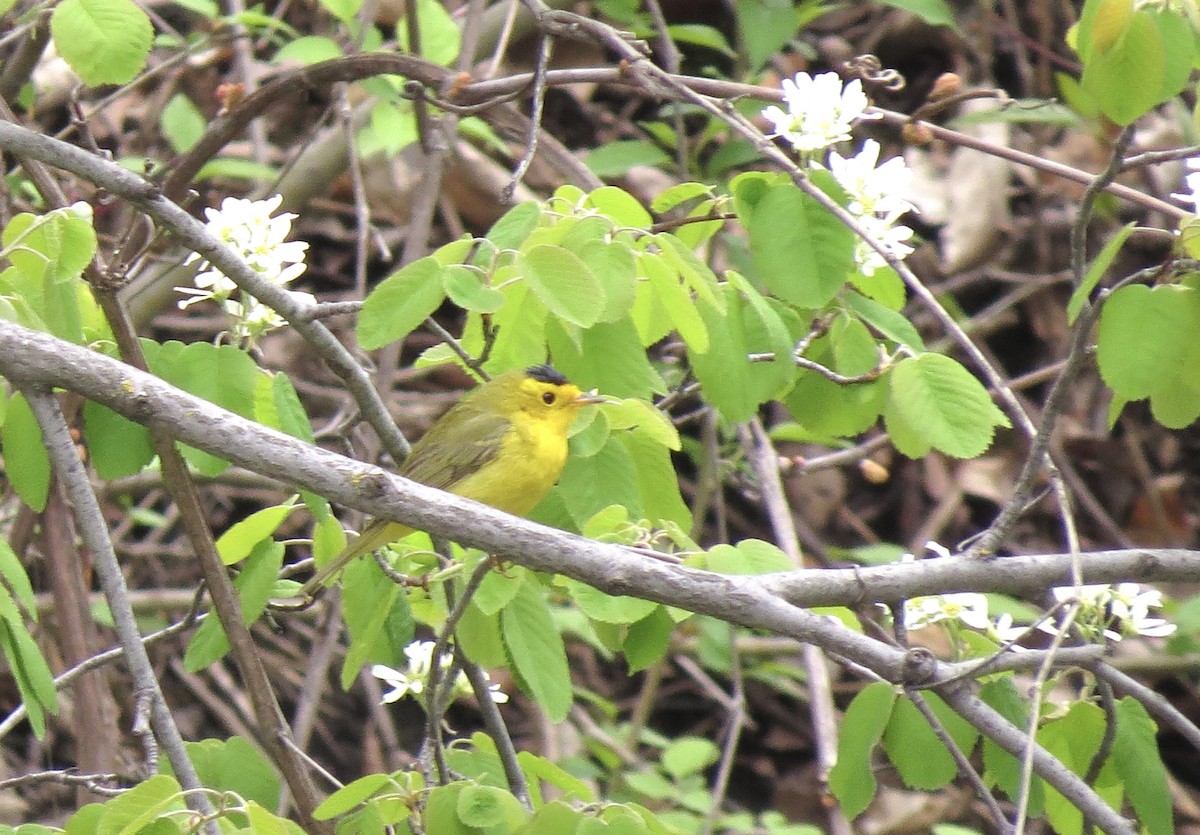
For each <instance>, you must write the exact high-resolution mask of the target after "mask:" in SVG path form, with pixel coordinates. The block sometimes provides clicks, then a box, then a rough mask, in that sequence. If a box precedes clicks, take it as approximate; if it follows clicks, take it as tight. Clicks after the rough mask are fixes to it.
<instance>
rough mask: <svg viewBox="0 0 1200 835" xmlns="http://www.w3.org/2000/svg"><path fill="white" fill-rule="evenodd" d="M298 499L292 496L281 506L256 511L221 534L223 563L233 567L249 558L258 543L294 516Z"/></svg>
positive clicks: (220, 549) (218, 545)
mask: <svg viewBox="0 0 1200 835" xmlns="http://www.w3.org/2000/svg"><path fill="white" fill-rule="evenodd" d="M297 499H299V496H292V497H291V498H289V499H288V500H287V501H286V502H284V503H283V504H281V505H276V506H275V507H266V508H263V509H262V510H258V511H255V512H254V513H251V514H250V515H249V516H247V517H246V518H245V519H242V520H241V521H240V522H237V523H235V524H234V525H233V526H231V527H230V528H229V530H227V531H225V533H223V534H221V538H220V539H218V540H217V553H218V554H220V555H221V562H223V563H225V565H233V564H234V563H236V562H240V561H241V560H243V559H245V558H246V557H248V556H249V555H250V552H251V551H252V550H253V549H254V548H255V547H256V546H257V545H258V543H260V542H262V541H263V540H264V539H267V538H268V537H270V536H271V535H272V534H273V533H275V531H276V530H277V529H278V528H279V526H280V525H282V524H283V520H284V519H287V518H288V517H289V516H291V515H292V511H294V510H295V509H296V500H297Z"/></svg>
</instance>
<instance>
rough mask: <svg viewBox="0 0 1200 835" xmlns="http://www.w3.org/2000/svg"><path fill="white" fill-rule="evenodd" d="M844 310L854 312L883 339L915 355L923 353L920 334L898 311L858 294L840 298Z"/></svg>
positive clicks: (849, 294)
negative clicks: (909, 350) (881, 335)
mask: <svg viewBox="0 0 1200 835" xmlns="http://www.w3.org/2000/svg"><path fill="white" fill-rule="evenodd" d="M842 301H843V302H844V303H845V305H846V308H847V309H849V310H852V311H854V312H855V313H856V314H858V316H859V317H860V318H861V319H862V320H863V321H864V322H866V323H867V324H868V325H870V326H871V327H873V328H874V329H875V330H877V331H879V332H880V333H881V334H883V335H884V336H885V337H887V338H888V339H890V340H891V341H893V342H895V343H896V344H897V345H903V346H905V347H908V348H911V349H912V350H913V351H915V352H917V353H924V351H925V343H924V342H923V341H922V340H921V334H920V333H918V332H917V329H916V328H914V327H913V325H912V323H911V322H909V321H908V320H907V319H905V318H904V316H903V315H902V314H901V313H899V312H898V311H895V310H892V309H890V308H887V307H884V306H883V305H882V304H880V303H879V302H877V301H875V300H873V299H868V298H867V297H866V296H860V295H859V294H858V293H846V294H845V295H844V296H843V297H842Z"/></svg>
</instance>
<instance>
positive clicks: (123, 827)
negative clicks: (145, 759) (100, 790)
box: [95, 774, 187, 835]
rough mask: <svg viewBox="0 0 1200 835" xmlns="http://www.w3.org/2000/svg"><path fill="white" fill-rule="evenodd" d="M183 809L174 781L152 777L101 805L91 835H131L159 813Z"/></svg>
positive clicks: (162, 777)
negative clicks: (101, 812)
mask: <svg viewBox="0 0 1200 835" xmlns="http://www.w3.org/2000/svg"><path fill="white" fill-rule="evenodd" d="M186 808H187V807H186V806H185V805H184V803H183V789H181V788H180V786H179V783H178V782H177V781H176V780H175V778H174V777H168V776H167V775H165V774H156V775H155V776H153V777H151V778H150V779H148V780H145V781H143V782H141V783H138V784H137V785H136V786H134V787H133V788H132V789H130V790H129V791H127V792H125V793H124V794H122V795H120V796H118V797H115V798H113V799H112V800H110V801H108V802H107V803H105V804H104V813H103V814H102V815H101V817H100V820H99V822H98V823H97V826H96V829H95V835H135V833H137V832H138V831H139V830H141V829H142V827H144V826H146V825H148V824H149V823H150V822H151V821H153V820H154V819H155V818H156V817H158V816H160V815H162V814H163V813H165V812H168V811H182V810H184V809H186Z"/></svg>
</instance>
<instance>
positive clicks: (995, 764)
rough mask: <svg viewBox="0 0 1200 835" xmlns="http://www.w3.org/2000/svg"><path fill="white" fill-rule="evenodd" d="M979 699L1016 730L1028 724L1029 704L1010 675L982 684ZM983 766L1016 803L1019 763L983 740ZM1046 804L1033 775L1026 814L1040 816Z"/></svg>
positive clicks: (987, 740) (1018, 792)
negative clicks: (1014, 726)
mask: <svg viewBox="0 0 1200 835" xmlns="http://www.w3.org/2000/svg"><path fill="white" fill-rule="evenodd" d="M979 698H980V699H982V700H983V701H984V702H986V703H987V704H988V705H990V706H991V707H992V709H993V710H995V711H996V712H997V713H999V714H1000V715H1001V716H1003V717H1004V718H1005V719H1007V720H1008V721H1009V722H1011V723H1012V724H1014V725H1016V726H1017V727H1018V728H1024V727H1026V726H1027V725H1028V724H1029V704H1028V702H1027V701H1026V700H1025V699H1024V698H1023V697H1022V696H1021V694H1020V693H1019V692H1018V691H1017V688H1016V685H1014V684H1013V680H1012V676H1010V675H1009V676H1003V677H999V678H994V679H992V680H991V681H987V682H984V684H983V686H982V687H981V688H980V689H979ZM983 765H984V768H985V770H986V775H987V776H988V777H990V778H991V779H992V780H994V781H995V782H996V785H997V786H999V787H1000V789H1001V791H1003V792H1004V793H1005V794H1006V795H1008V797H1009V799H1010V800H1014V801H1015V800H1016V799H1017V797H1018V796H1019V795H1020V792H1021V763H1020V761H1019V760H1018V759H1017V758H1016V757H1014V756H1013V755H1012V754H1010V753H1008V752H1007V751H1005V750H1004V749H1003V748H1001V747H1000V746H999V745H997V744H996V743H995V742H993V741H992V739H991V738H990V737H985V738H984V740H983ZM1045 802H1046V795H1045V787H1044V784H1043V783H1042V778H1041V777H1038V776H1036V775H1035V776H1034V778H1033V782H1032V783H1031V784H1030V791H1029V814H1030V815H1031V816H1033V817H1036V816H1038V815H1040V814H1041V813H1042V809H1043V806H1044V805H1045Z"/></svg>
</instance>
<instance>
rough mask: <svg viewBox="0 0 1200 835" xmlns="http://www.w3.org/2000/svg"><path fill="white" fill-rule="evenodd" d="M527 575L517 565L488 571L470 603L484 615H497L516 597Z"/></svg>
mask: <svg viewBox="0 0 1200 835" xmlns="http://www.w3.org/2000/svg"><path fill="white" fill-rule="evenodd" d="M528 573H529V572H528V570H527V569H525V568H523V567H521V566H519V565H514V566H509V567H508V568H506V569H505V570H504V571H489V572H488V573H487V574H486V575H484V578H483V582H481V583H480V584H479V589H478V590H477V591H476V592H475V596H474V597H472V598H471V602H472V603H474V604H475V606H476V607H478V609H479V611H481V612H483V613H484V614H485V615H495V614H499V613H500V611H501V610H502V609H503V608H504V607H505V606H507V605H508V604H509V603H510V602H512V599H513V598H514V597H516V596H517V592H519V591H520V590H521V584H522V583H523V582H525V575H526V574H528Z"/></svg>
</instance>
